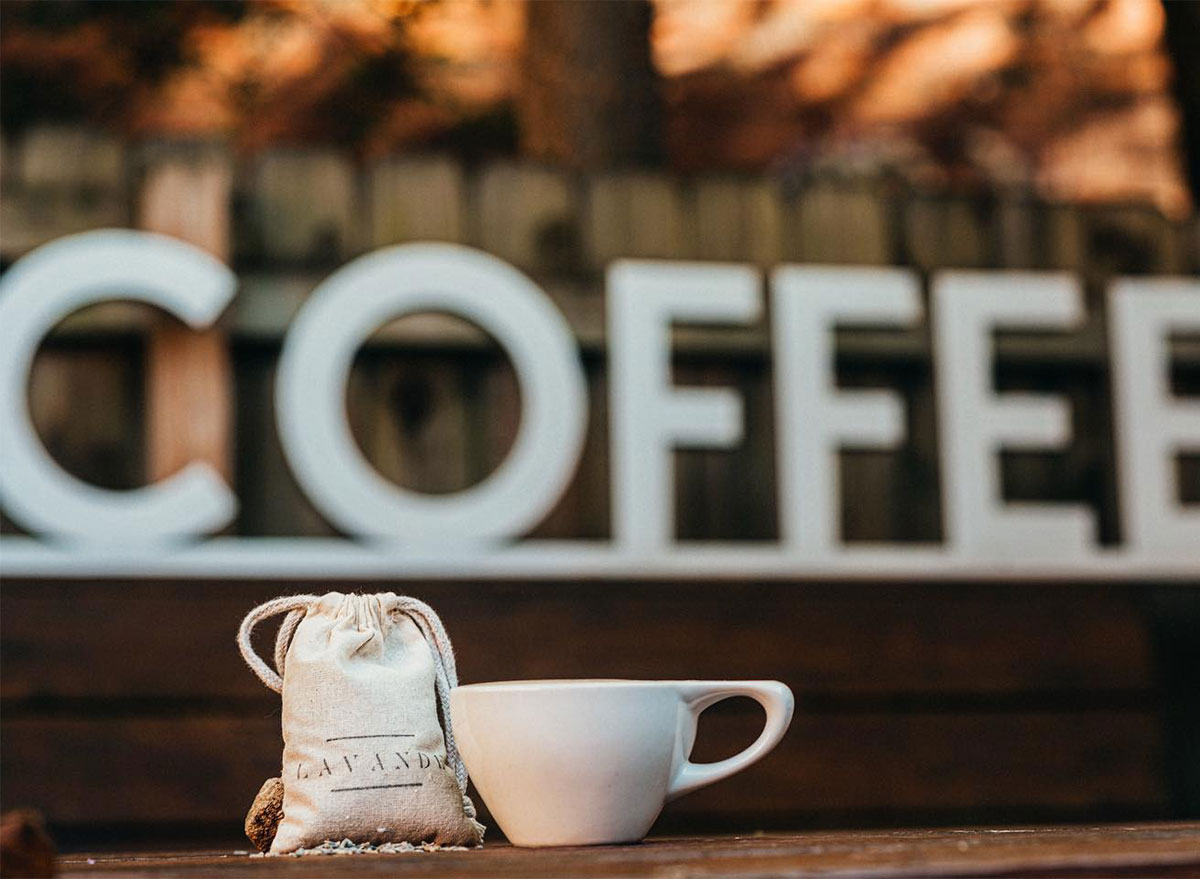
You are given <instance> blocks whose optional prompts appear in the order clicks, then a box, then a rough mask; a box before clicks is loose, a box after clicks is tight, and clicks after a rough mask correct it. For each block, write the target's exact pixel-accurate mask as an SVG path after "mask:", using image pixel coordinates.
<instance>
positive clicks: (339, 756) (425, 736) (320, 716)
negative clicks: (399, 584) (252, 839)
mask: <svg viewBox="0 0 1200 879" xmlns="http://www.w3.org/2000/svg"><path fill="white" fill-rule="evenodd" d="M285 612H286V613H287V617H285V619H284V621H283V623H282V624H281V625H280V627H279V634H278V636H277V637H276V639H275V669H272V668H271V667H270V666H269V665H268V664H267V663H266V662H264V661H263V659H262V658H261V657H260V656H259V655H258V654H256V653H255V652H254V649H253V647H252V646H251V644H250V635H251V632H252V630H253V629H254V626H255V625H256V624H257V623H259V622H261V621H262V620H264V619H266V618H267V617H271V616H274V615H276V614H280V613H285ZM238 647H239V649H240V650H241V652H242V657H243V658H244V659H245V660H246V663H247V665H249V666H250V668H251V669H252V670H253V671H254V673H255V674H256V675H258V677H259V678H260V679H261V680H262V682H263V683H264V684H266V685H267V686H268V687H270V688H271V689H272V690H275V691H276V692H278V693H281V694H282V696H283V769H282V773H281V774H282V779H283V819H282V821H281V822H280V824H279V829H278V831H277V833H276V835H275V839H274V841H273V842H272V843H271V851H272V852H277V853H284V852H291V851H295V850H296V849H297V848H302V847H303V848H309V847H312V846H317V845H320V844H321V843H322V842H324V841H325V840H326V839H332V840H341V839H351V840H353V841H354V842H359V843H367V842H373V843H386V842H411V843H414V844H419V843H422V842H433V843H438V844H441V845H478V844H479V843H480V842H482V840H483V831H484V828H483V825H482V824H480V823H479V822H477V821H476V820H475V807H474V805H473V804H472V803H471V800H470V799H469V798H468V797H467V795H466V788H467V771H466V768H465V767H464V766H463V763H462V758H461V757H460V756H459V754H458V748H457V747H456V746H455V743H454V734H453V732H452V730H451V727H450V690H451V689H452V688H453V687H455V686H457V684H458V673H457V671H456V670H455V666H454V651H453V649H452V648H451V646H450V639H449V638H448V637H447V636H446V631H445V629H444V628H443V627H442V622H441V620H440V619H438V616H437V614H436V613H434V612H433V610H432V609H431V608H430V607H429V606H428V605H426V604H424V603H423V602H420V601H417V600H416V599H415V598H409V597H407V596H402V595H396V594H394V593H391V592H384V593H379V594H376V595H344V594H342V593H340V592H330V593H328V594H326V595H323V596H316V595H296V596H289V597H284V598H277V599H275V600H273V601H268V602H267V603H266V604H262V605H260V606H259V607H256V608H255V609H254V610H252V611H250V613H249V614H247V616H246V618H245V619H244V620H243V621H242V625H241V627H240V628H239V630H238ZM439 707H440V709H441V720H440V721H439V716H438V713H439V712H438V710H439Z"/></svg>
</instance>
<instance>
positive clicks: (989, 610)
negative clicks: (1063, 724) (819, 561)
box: [0, 579, 1154, 711]
mask: <svg viewBox="0 0 1200 879" xmlns="http://www.w3.org/2000/svg"><path fill="white" fill-rule="evenodd" d="M316 588H321V587H316ZM327 588H340V589H342V590H343V591H346V590H353V589H386V588H388V584H359V583H331V584H329V585H328V587H327ZM399 588H402V589H404V590H405V591H408V592H411V593H412V594H414V595H417V596H419V597H421V598H423V599H425V600H427V601H429V602H430V603H431V604H432V605H433V606H434V607H435V608H437V609H438V610H439V612H440V613H441V614H442V616H443V617H444V618H445V620H446V625H447V627H448V629H449V631H450V634H451V637H453V638H454V639H455V646H456V648H457V652H458V654H459V668H460V671H461V674H462V677H463V680H464V681H479V680H503V679H512V678H517V679H520V678H540V677H546V676H559V677H635V678H636V677H651V678H655V677H668V678H670V677H676V678H687V677H696V678H705V677H717V678H720V677H732V678H739V677H741V678H761V677H777V678H780V679H781V680H783V681H785V682H786V683H788V684H789V685H790V686H792V687H793V688H794V689H795V690H796V691H797V692H798V693H799V694H801V696H802V697H805V698H810V699H817V700H818V702H821V700H824V703H823V704H825V705H826V707H829V706H830V705H833V706H834V707H836V705H839V704H845V700H847V699H853V700H859V703H860V704H861V703H862V702H863V700H865V701H866V703H869V704H873V705H876V706H878V705H881V704H882V705H889V704H892V703H891V702H889V701H887V700H895V699H897V698H899V699H900V700H901V701H900V703H899V704H900V705H901V707H902V706H903V705H904V704H910V705H911V704H914V700H916V702H915V704H918V705H922V704H923V705H928V706H937V705H938V704H945V700H947V699H948V700H951V701H952V702H953V701H954V700H957V702H958V703H962V702H964V700H965V702H966V704H968V705H971V704H979V703H980V700H986V699H992V700H995V699H999V698H1004V699H1008V700H1010V701H1009V702H1008V703H1006V704H1009V705H1011V706H1013V707H1020V706H1021V705H1022V704H1029V703H1030V701H1031V700H1032V701H1033V702H1034V703H1036V704H1040V705H1043V706H1045V705H1046V704H1058V703H1061V702H1064V701H1069V700H1070V699H1071V698H1072V696H1071V694H1072V693H1075V694H1076V698H1082V699H1083V700H1084V701H1085V702H1087V700H1088V699H1093V700H1099V701H1100V702H1101V703H1104V700H1106V699H1109V698H1110V697H1109V696H1106V695H1105V694H1116V697H1117V698H1118V699H1123V700H1128V699H1130V698H1133V699H1139V700H1146V699H1150V698H1151V695H1150V694H1151V693H1152V688H1153V686H1154V685H1153V683H1152V681H1153V679H1154V678H1153V674H1154V673H1153V668H1152V659H1151V656H1150V648H1149V645H1148V643H1147V634H1146V631H1145V628H1144V622H1143V619H1142V607H1141V597H1140V596H1141V595H1142V593H1140V592H1138V591H1136V590H1126V589H1121V588H1118V587H1071V586H1056V587H1055V588H1053V589H1049V590H1048V589H1039V588H1038V587H1037V586H1015V585H1010V586H1006V587H1005V588H1004V589H996V588H994V587H989V586H978V585H974V586H972V585H945V586H911V585H910V586H899V585H884V584H872V585H870V586H848V585H840V586H814V585H803V586H801V585H797V584H786V583H784V584H779V583H774V584H755V583H721V584H706V583H677V584H672V585H670V587H665V586H662V585H654V584H641V583H636V582H634V583H630V582H610V581H598V582H574V583H569V584H568V583H549V584H523V583H491V584H488V585H487V586H486V587H482V586H479V585H477V584H471V583H431V584H426V585H413V586H402V587H399ZM292 591H300V590H299V589H298V588H296V587H289V586H288V585H286V584H278V583H237V582H225V583H198V582H136V583H135V582H39V581H21V580H11V579H10V580H8V581H6V582H5V584H4V589H3V590H2V592H0V615H2V616H3V619H4V639H3V641H2V642H0V655H2V657H3V666H4V675H3V678H2V679H0V686H2V690H0V694H2V696H3V699H4V704H5V706H6V707H7V708H14V707H19V706H20V705H23V704H30V705H45V706H53V705H55V704H57V703H60V702H63V701H64V700H65V701H66V702H68V703H72V702H76V701H79V700H83V704H84V705H85V706H86V710H88V711H107V710H113V711H125V710H130V708H129V706H132V707H133V708H135V709H136V710H148V709H153V707H154V704H155V703H156V702H158V701H162V702H163V704H164V706H165V708H164V710H178V708H179V706H180V705H185V706H186V705H189V704H197V705H214V704H222V703H224V704H229V703H230V701H231V700H236V701H237V702H238V703H252V704H254V705H255V706H259V707H261V708H270V706H272V705H273V704H274V702H273V700H274V696H273V695H272V694H270V693H269V692H268V691H266V690H265V689H264V688H263V687H262V686H261V685H260V684H259V682H258V681H257V679H255V678H254V676H253V675H252V674H250V672H249V671H248V670H246V669H245V668H244V667H243V665H242V661H241V659H240V657H239V656H238V654H237V651H236V649H235V648H234V644H233V638H234V632H235V631H236V629H237V625H238V623H239V622H240V620H241V618H242V616H243V615H244V614H245V613H246V611H248V610H249V609H250V608H251V607H253V606H254V605H255V604H257V603H259V602H261V601H265V600H266V599H268V598H271V597H274V596H275V595H278V594H280V593H287V592H292ZM662 620H670V621H671V625H670V626H663V625H662V622H661V621H662ZM261 637H263V638H264V640H263V642H262V643H264V644H265V643H267V641H266V640H265V639H266V638H268V637H269V632H264V633H263V635H262V636H261ZM697 645H712V649H707V648H706V649H699V650H698V649H697ZM181 657H185V658H188V657H190V658H191V659H190V660H186V661H181V659H180V658H181ZM201 657H202V658H203V663H202V664H198V662H197V661H196V660H197V659H198V658H201ZM80 669H87V674H86V675H84V674H81V673H80ZM939 694H940V695H939ZM1088 694H1094V695H1093V696H1088ZM106 700H115V702H114V704H112V705H108V706H107V707H106ZM879 700H884V701H883V702H880V701H879ZM939 700H940V701H939ZM972 700H974V701H972ZM1014 700H1015V701H1014ZM1022 700H1024V701H1022Z"/></svg>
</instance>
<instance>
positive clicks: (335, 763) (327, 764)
mask: <svg viewBox="0 0 1200 879" xmlns="http://www.w3.org/2000/svg"><path fill="white" fill-rule="evenodd" d="M432 768H437V769H441V770H443V771H444V770H445V769H446V758H445V757H443V756H441V755H440V754H427V753H425V752H424V751H374V752H372V753H370V754H342V755H340V756H336V757H330V756H324V757H321V758H320V759H319V760H314V761H312V762H310V763H304V762H300V763H297V764H296V773H295V775H296V778H322V777H324V776H330V777H335V776H339V775H342V776H345V775H354V774H355V773H358V774H359V775H366V774H369V773H385V774H386V773H389V772H401V771H405V770H412V769H432Z"/></svg>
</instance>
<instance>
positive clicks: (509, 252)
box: [468, 162, 582, 272]
mask: <svg viewBox="0 0 1200 879" xmlns="http://www.w3.org/2000/svg"><path fill="white" fill-rule="evenodd" d="M469 199H470V201H469V205H470V207H469V209H468V216H469V217H474V218H475V219H476V222H477V227H476V228H475V229H473V230H472V231H471V236H472V239H473V241H474V242H475V243H476V244H477V245H478V246H479V247H482V248H483V249H484V250H486V251H487V252H488V253H492V254H495V255H496V256H498V257H500V258H501V259H505V260H508V261H509V262H511V263H513V264H515V265H517V266H520V267H522V268H525V269H541V270H543V271H547V270H548V271H555V272H562V271H566V270H570V269H571V268H573V267H575V266H577V265H578V263H579V262H581V261H582V252H581V251H582V241H581V236H580V230H579V217H578V210H577V204H576V193H575V185H574V180H573V178H572V177H571V175H569V174H566V173H564V172H561V171H558V170H554V169H551V168H545V167H539V166H534V165H525V164H514V163H508V162H497V163H494V164H491V165H488V166H487V167H486V168H484V169H483V170H482V171H481V172H480V173H479V176H478V177H477V178H476V179H475V180H474V181H473V186H472V187H471V190H470V196H469ZM572 264H575V265H574V266H573V265H572Z"/></svg>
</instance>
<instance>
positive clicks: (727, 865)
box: [59, 822, 1200, 879]
mask: <svg viewBox="0 0 1200 879" xmlns="http://www.w3.org/2000/svg"><path fill="white" fill-rule="evenodd" d="M59 864H60V875H61V876H66V877H81V876H95V875H103V876H106V877H117V876H129V877H166V876H178V877H191V876H195V877H200V876H212V877H218V879H220V877H229V879H234V877H266V876H276V875H281V876H313V877H315V876H334V877H337V876H352V875H354V876H383V875H389V876H392V875H394V876H445V877H476V876H488V877H510V876H511V877H523V879H525V877H545V876H588V877H591V876H604V877H646V876H654V877H682V876H699V877H719V876H730V877H749V876H755V877H760V876H839V877H847V876H871V877H901V876H1049V877H1059V876H1171V877H1177V876H1194V877H1200V822H1196V823H1153V824H1150V823H1147V824H1126V825H1107V826H1086V827H1028V828H995V829H984V828H975V829H962V830H953V829H946V830H894V831H841V832H811V833H795V834H764V835H753V836H727V837H711V836H710V837H690V838H664V839H654V840H650V841H647V842H644V843H641V844H638V845H622V846H602V847H592V848H559V849H519V848H513V847H511V846H509V845H506V844H502V843H499V844H496V843H494V844H491V845H487V846H485V847H484V848H483V849H482V850H478V851H469V852H461V851H458V852H453V851H451V852H433V853H424V852H419V853H412V854H398V855H397V854H393V855H320V856H308V857H303V858H296V857H273V858H264V857H251V856H249V855H248V854H246V853H244V852H243V853H233V852H211V851H209V852H189V853H161V854H138V855H132V854H95V855H90V856H89V855H65V856H63V857H62V858H61V859H60V862H59Z"/></svg>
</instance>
